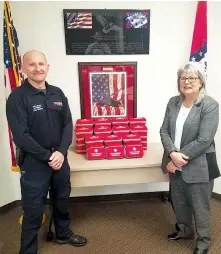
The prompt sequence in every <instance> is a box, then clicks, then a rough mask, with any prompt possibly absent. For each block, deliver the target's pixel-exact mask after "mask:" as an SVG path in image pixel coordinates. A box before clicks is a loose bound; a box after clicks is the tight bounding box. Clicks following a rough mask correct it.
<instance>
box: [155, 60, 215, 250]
mask: <svg viewBox="0 0 221 254" xmlns="http://www.w3.org/2000/svg"><path fill="white" fill-rule="evenodd" d="M205 83H206V82H205V76H204V68H202V64H200V63H196V62H188V63H187V64H185V65H183V66H181V67H180V68H179V70H178V72H177V85H178V91H179V93H180V95H179V96H175V97H172V98H171V99H170V100H169V102H168V104H167V108H166V113H165V117H164V120H163V124H162V127H161V129H160V136H161V141H162V144H163V147H164V155H163V159H162V165H161V167H162V170H163V172H164V173H167V172H168V173H169V177H170V186H171V196H172V202H173V207H174V211H175V214H176V220H177V225H178V227H177V229H179V231H177V232H175V233H172V234H170V235H168V238H169V240H174V241H177V240H180V239H193V238H194V230H193V217H194V220H195V226H196V233H197V236H198V238H197V241H196V248H195V250H194V252H193V253H194V254H205V253H208V248H209V246H210V243H211V237H210V221H211V217H210V198H211V193H212V189H213V179H215V178H217V177H219V176H220V172H219V168H218V166H217V161H216V154H215V144H214V136H215V134H216V131H217V128H218V123H219V104H218V102H217V101H216V100H214V99H213V98H212V97H210V96H207V95H206V91H205Z"/></svg>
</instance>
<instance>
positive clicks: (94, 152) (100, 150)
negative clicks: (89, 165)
mask: <svg viewBox="0 0 221 254" xmlns="http://www.w3.org/2000/svg"><path fill="white" fill-rule="evenodd" d="M87 159H88V160H103V159H105V148H104V146H103V147H90V148H88V149H87Z"/></svg>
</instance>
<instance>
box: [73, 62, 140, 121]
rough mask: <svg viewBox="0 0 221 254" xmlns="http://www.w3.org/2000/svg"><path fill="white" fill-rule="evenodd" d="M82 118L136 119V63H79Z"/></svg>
mask: <svg viewBox="0 0 221 254" xmlns="http://www.w3.org/2000/svg"><path fill="white" fill-rule="evenodd" d="M78 71H79V86H80V101H81V118H98V117H109V118H114V117H136V116H137V63H136V62H120V63H116V62H114V63H113V62H109V63H107V62H103V63H102V62H101V63H92V62H79V63H78Z"/></svg>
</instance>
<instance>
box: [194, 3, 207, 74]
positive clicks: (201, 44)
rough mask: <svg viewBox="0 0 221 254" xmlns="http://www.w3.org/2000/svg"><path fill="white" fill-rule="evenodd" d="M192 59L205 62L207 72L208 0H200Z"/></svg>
mask: <svg viewBox="0 0 221 254" xmlns="http://www.w3.org/2000/svg"><path fill="white" fill-rule="evenodd" d="M190 61H193V62H200V63H202V64H204V68H205V74H206V72H207V1H198V5H197V10H196V18H195V26H194V31H193V39H192V47H191V53H190Z"/></svg>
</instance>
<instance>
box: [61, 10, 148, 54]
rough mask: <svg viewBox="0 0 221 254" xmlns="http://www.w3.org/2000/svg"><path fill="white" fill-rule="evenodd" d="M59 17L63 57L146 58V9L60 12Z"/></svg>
mask: <svg viewBox="0 0 221 254" xmlns="http://www.w3.org/2000/svg"><path fill="white" fill-rule="evenodd" d="M63 16H64V31H65V46H66V54H67V55H139V54H142V55H144V54H149V44H150V10H149V9H145V10H137V9H124V10H120V9H64V10H63Z"/></svg>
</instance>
